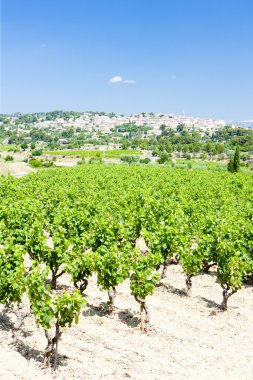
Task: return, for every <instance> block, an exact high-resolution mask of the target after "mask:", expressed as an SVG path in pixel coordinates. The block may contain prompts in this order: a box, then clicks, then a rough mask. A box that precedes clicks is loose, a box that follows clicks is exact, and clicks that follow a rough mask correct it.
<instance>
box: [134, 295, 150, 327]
mask: <svg viewBox="0 0 253 380" xmlns="http://www.w3.org/2000/svg"><path fill="white" fill-rule="evenodd" d="M134 298H135V299H136V301H137V302H138V303H139V304H140V315H141V331H142V332H148V331H149V328H150V325H149V321H150V316H149V309H148V306H147V304H146V301H145V299H142V298H140V297H138V296H134Z"/></svg>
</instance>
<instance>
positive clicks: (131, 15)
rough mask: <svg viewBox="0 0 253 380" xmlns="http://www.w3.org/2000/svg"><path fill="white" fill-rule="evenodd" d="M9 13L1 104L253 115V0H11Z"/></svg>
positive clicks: (5, 7)
mask: <svg viewBox="0 0 253 380" xmlns="http://www.w3.org/2000/svg"><path fill="white" fill-rule="evenodd" d="M1 21H2V22H1V24H2V48H1V55H2V58H1V63H2V65H1V66H2V70H1V74H2V84H1V89H2V102H1V103H2V105H1V111H0V112H4V113H11V112H17V111H20V112H36V111H49V110H54V109H64V110H80V111H85V110H94V111H95V110H97V111H106V112H111V111H114V112H116V113H120V114H121V113H124V114H131V113H139V112H143V111H147V112H161V113H173V114H182V113H183V112H184V113H185V114H187V115H193V116H200V117H213V118H218V119H219V118H222V119H225V120H230V119H232V120H238V121H239V120H245V119H253V1H252V0H241V1H239V0H236V1H235V0H219V1H218V0H201V1H200V0H2V10H1ZM114 77H119V78H117V80H114V81H113V82H110V80H111V79H112V78H114Z"/></svg>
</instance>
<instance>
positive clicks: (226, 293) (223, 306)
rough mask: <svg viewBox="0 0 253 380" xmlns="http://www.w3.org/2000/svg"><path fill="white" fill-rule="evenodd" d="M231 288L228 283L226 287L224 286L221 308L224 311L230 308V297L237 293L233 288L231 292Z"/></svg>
mask: <svg viewBox="0 0 253 380" xmlns="http://www.w3.org/2000/svg"><path fill="white" fill-rule="evenodd" d="M229 290H230V287H229V286H228V285H226V286H225V287H224V286H223V292H222V296H223V300H222V303H221V305H220V308H221V310H222V311H226V310H227V309H228V299H229V297H231V296H232V295H233V294H234V293H236V290H231V291H230V292H229Z"/></svg>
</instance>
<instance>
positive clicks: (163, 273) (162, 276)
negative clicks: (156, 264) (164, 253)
mask: <svg viewBox="0 0 253 380" xmlns="http://www.w3.org/2000/svg"><path fill="white" fill-rule="evenodd" d="M168 265H169V263H168V262H165V263H164V264H163V270H162V274H161V279H163V278H165V277H166V273H167V269H168Z"/></svg>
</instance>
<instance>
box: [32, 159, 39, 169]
mask: <svg viewBox="0 0 253 380" xmlns="http://www.w3.org/2000/svg"><path fill="white" fill-rule="evenodd" d="M30 166H31V167H32V168H41V167H42V162H41V161H40V160H36V159H34V160H30Z"/></svg>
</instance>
